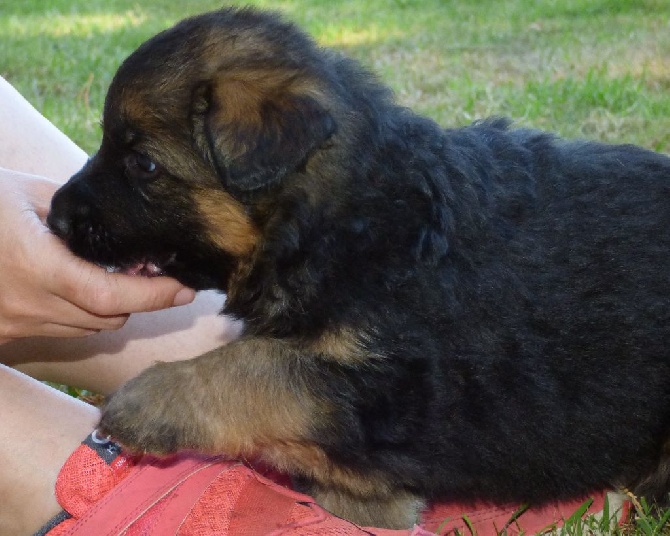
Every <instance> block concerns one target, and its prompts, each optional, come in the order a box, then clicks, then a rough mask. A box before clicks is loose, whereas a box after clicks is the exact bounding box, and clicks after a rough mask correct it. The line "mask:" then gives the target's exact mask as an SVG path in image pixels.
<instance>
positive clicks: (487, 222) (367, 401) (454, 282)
mask: <svg viewBox="0 0 670 536" xmlns="http://www.w3.org/2000/svg"><path fill="white" fill-rule="evenodd" d="M103 132H104V135H103V140H102V145H101V147H100V150H99V151H98V153H97V154H96V155H95V156H94V157H93V158H92V159H91V160H90V161H89V162H88V164H86V166H85V167H84V168H83V169H82V171H81V172H79V173H78V174H77V175H75V176H74V177H73V178H72V179H71V180H70V182H69V183H68V184H66V185H65V186H64V187H63V188H62V189H61V190H59V192H58V193H57V194H56V195H55V197H54V199H53V204H52V209H51V213H50V215H49V218H48V222H49V224H50V226H51V228H52V229H53V231H54V232H55V233H56V234H58V235H59V236H60V237H62V238H63V239H64V240H65V241H66V243H67V244H68V246H69V247H70V248H71V249H72V250H73V251H74V252H76V253H77V254H79V255H81V256H82V257H83V258H85V259H88V260H91V261H94V262H97V263H101V264H106V265H113V266H117V267H119V268H120V269H129V267H133V266H134V267H137V266H138V265H139V266H140V267H142V266H144V267H148V266H150V267H151V270H150V272H151V273H155V272H156V268H158V269H160V270H161V271H162V272H163V273H165V274H167V275H170V276H174V277H176V278H178V279H180V280H181V281H183V282H184V283H185V284H187V285H191V286H193V287H195V288H198V289H203V288H217V289H220V290H221V291H222V292H225V293H227V296H228V298H227V301H226V304H225V308H224V313H226V314H230V315H234V316H235V317H238V318H241V319H244V321H245V330H244V334H243V336H242V337H241V338H240V339H239V340H238V341H235V342H234V343H232V344H230V345H228V346H225V347H223V348H221V349H218V350H216V351H214V352H211V353H209V354H206V355H204V356H201V357H198V358H196V359H194V360H192V361H187V362H179V363H163V364H157V365H156V366H154V367H152V368H150V369H148V370H147V371H145V372H144V373H142V374H141V375H140V376H139V377H138V378H136V379H134V380H132V381H130V382H129V383H128V384H127V385H126V386H124V387H122V388H121V390H120V391H119V392H118V393H116V394H115V395H114V396H112V398H111V400H110V401H109V403H108V405H107V407H106V409H105V411H104V415H103V417H102V422H101V427H102V429H103V430H104V431H105V432H108V433H111V434H112V435H113V436H115V437H116V438H118V439H119V440H120V441H121V442H123V443H124V444H125V445H127V446H128V447H130V448H133V449H138V450H141V451H151V452H170V451H174V450H177V449H180V448H197V449H201V450H203V451H208V452H223V453H227V454H230V455H233V456H247V455H257V456H260V457H261V458H264V459H265V460H266V461H268V462H270V463H272V464H274V465H276V466H278V467H279V468H281V469H283V470H287V471H289V472H291V473H292V474H294V475H296V477H298V478H299V479H300V480H301V481H302V482H304V485H305V486H306V487H307V489H308V490H309V491H310V492H311V493H313V494H314V495H315V497H316V499H317V500H319V501H320V502H321V503H322V504H323V505H324V506H325V507H327V508H330V509H332V510H334V511H335V512H336V513H338V514H340V515H342V516H345V517H348V518H350V519H353V520H354V521H357V522H359V523H364V524H369V525H379V526H391V527H402V526H409V525H410V524H411V523H412V522H413V520H414V518H415V515H416V509H417V507H418V506H419V505H420V503H421V502H422V501H425V500H434V499H446V500H452V499H453V500H460V501H464V500H466V501H467V500H474V499H479V500H486V501H491V502H495V503H518V502H527V503H530V504H541V503H545V502H548V501H554V500H558V499H567V498H571V497H578V496H582V495H584V494H588V493H589V492H591V491H593V490H596V489H599V488H603V487H608V486H617V485H625V486H629V487H632V488H636V486H637V488H636V489H637V490H638V491H640V492H644V493H646V494H647V495H648V496H649V497H650V498H652V499H654V500H660V499H663V498H664V497H665V496H666V492H667V491H668V467H669V464H668V458H667V449H666V441H667V440H668V432H669V431H670V278H669V276H668V261H669V260H670V259H669V256H668V251H669V249H670V180H669V179H670V159H668V158H667V157H666V156H663V155H660V154H656V153H653V152H650V151H647V150H644V149H641V148H637V147H633V146H624V145H604V144H599V143H592V142H588V141H564V140H561V139H557V138H556V137H554V136H552V135H550V134H546V133H542V132H537V131H532V130H519V129H512V128H510V125H509V123H508V122H506V121H504V120H499V119H493V120H487V121H483V122H479V123H476V124H473V125H471V126H468V127H465V128H460V129H454V130H445V129H443V128H441V127H440V126H438V125H437V124H435V123H434V122H433V121H431V120H429V119H426V118H423V117H420V116H418V115H416V114H414V113H412V112H411V111H410V110H407V109H405V108H402V107H400V106H398V105H397V104H396V103H395V102H394V100H393V97H392V95H391V93H390V92H389V91H388V90H387V89H386V88H385V87H384V86H383V85H382V84H380V83H379V82H378V81H377V80H376V79H375V77H374V76H372V75H371V74H370V73H368V72H367V71H365V70H364V69H363V68H361V66H360V65H358V64H357V63H356V62H354V61H351V60H349V59H347V58H345V57H342V56H341V55H339V54H337V53H334V52H332V51H329V50H323V49H320V48H318V47H317V46H316V45H315V44H314V43H313V42H312V40H311V39H310V38H309V37H307V36H306V35H304V34H303V33H302V32H301V31H300V30H298V29H297V28H296V27H294V26H293V25H291V24H289V23H286V22H284V21H282V20H281V19H280V18H279V17H278V16H276V15H275V14H267V13H262V12H257V11H253V10H234V9H224V10H221V11H217V12H214V13H209V14H204V15H202V16H198V17H195V18H192V19H189V20H185V21H183V22H181V23H180V24H178V25H177V26H175V27H174V28H172V29H169V30H167V31H165V32H163V33H161V34H159V35H158V36H156V37H154V38H153V39H151V40H149V41H148V42H147V43H145V44H144V45H142V46H141V47H140V48H139V49H138V50H137V51H136V52H134V53H133V54H132V55H131V56H130V57H129V58H128V59H127V60H126V61H125V62H124V63H123V65H122V66H121V68H120V69H119V71H118V73H117V74H116V77H115V78H114V80H113V82H112V84H111V87H110V90H109V94H108V97H107V100H106V105H105V110H104V131H103ZM134 271H135V272H137V268H134ZM141 271H142V270H140V272H141Z"/></svg>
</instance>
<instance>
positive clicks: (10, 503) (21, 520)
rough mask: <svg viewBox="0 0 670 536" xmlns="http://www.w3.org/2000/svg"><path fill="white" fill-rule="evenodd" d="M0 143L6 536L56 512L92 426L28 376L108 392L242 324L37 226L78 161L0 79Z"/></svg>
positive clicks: (173, 285) (222, 339) (0, 422)
mask: <svg viewBox="0 0 670 536" xmlns="http://www.w3.org/2000/svg"><path fill="white" fill-rule="evenodd" d="M16 125H21V128H20V129H17V127H16ZM0 140H2V143H0V205H2V206H0V247H1V248H2V251H3V255H2V258H0V287H1V288H2V292H1V293H0V426H2V429H3V434H2V437H1V438H0V460H2V464H0V504H2V505H3V508H0V535H5V534H7V535H13V536H15V535H21V534H31V533H32V532H34V531H36V530H38V529H39V527H41V526H42V525H43V524H44V523H45V522H47V521H48V520H49V519H50V518H51V517H52V516H53V515H55V514H56V513H58V511H59V510H60V507H59V505H58V503H57V502H56V499H55V496H54V483H55V479H56V475H57V474H58V471H59V470H60V467H61V466H62V464H63V462H64V461H65V459H66V458H67V456H68V455H69V454H70V453H71V452H72V451H73V450H74V449H75V448H76V446H77V445H78V444H79V442H80V441H81V440H82V439H83V438H84V437H85V436H86V435H87V434H88V433H90V431H91V430H92V429H93V428H94V427H95V425H96V423H97V421H98V418H99V414H98V411H97V410H96V409H95V408H92V407H91V406H88V405H86V404H83V403H82V402H79V401H76V400H74V399H72V398H71V397H67V396H65V395H63V394H62V393H60V392H58V391H56V390H54V389H51V388H49V387H47V386H45V385H44V384H42V383H40V382H37V381H35V380H34V379H33V378H37V379H39V380H50V381H54V382H58V383H65V384H68V385H74V386H78V387H84V388H88V389H91V390H93V391H95V392H99V393H103V394H106V393H110V392H113V391H114V390H116V389H117V388H118V387H119V386H120V385H121V384H122V383H124V382H125V381H127V380H128V379H130V378H132V377H134V376H135V375H137V374H138V373H139V372H140V371H142V370H143V369H145V368H147V367H148V366H150V365H151V364H153V363H154V362H156V361H177V360H184V359H190V358H192V357H195V356H197V355H200V354H202V353H204V352H207V351H209V350H211V349H213V348H215V347H217V346H220V345H222V344H225V343H226V342H228V341H230V340H232V339H234V338H235V337H236V336H237V334H238V333H239V329H240V325H239V323H237V322H234V321H232V320H230V319H226V318H224V317H221V316H219V315H218V312H219V311H220V309H221V307H222V305H223V300H224V297H223V296H222V295H220V294H218V293H215V292H202V293H199V294H198V295H197V297H196V296H195V293H194V292H193V291H192V290H191V289H188V288H186V287H184V286H183V285H181V284H180V283H179V282H177V281H175V280H173V279H170V278H167V277H157V278H151V279H149V278H140V277H133V276H128V275H123V274H110V273H107V271H106V270H104V269H103V268H100V267H97V266H95V265H92V264H89V263H86V262H83V261H81V260H80V259H78V258H77V257H74V256H73V255H72V254H70V252H69V251H68V250H67V249H66V248H64V247H63V246H62V244H61V243H60V241H58V240H57V239H56V238H55V237H54V236H53V235H52V234H51V233H50V232H49V231H48V229H47V228H46V227H45V226H44V218H45V216H46V213H47V212H48V207H49V202H50V199H51V195H52V194H53V192H54V191H55V189H56V188H57V187H58V185H59V184H60V183H62V182H63V181H65V180H66V179H67V178H68V177H69V176H70V175H72V174H73V173H74V172H75V171H77V170H78V169H79V168H80V167H81V166H82V165H83V163H84V162H85V161H86V155H85V153H84V152H83V151H81V149H79V148H78V147H77V146H76V145H75V144H74V143H73V142H72V141H71V140H69V139H68V138H67V137H66V136H65V135H64V134H63V133H61V132H60V131H59V130H58V129H57V128H56V127H54V126H53V125H52V124H51V123H49V121H48V120H46V119H45V118H44V117H43V116H41V115H40V114H39V113H38V112H37V111H36V110H35V109H34V108H33V107H32V106H31V105H30V104H29V103H28V102H27V101H26V100H25V99H23V97H21V96H20V95H19V94H18V93H17V92H16V91H15V90H14V88H13V87H12V86H11V85H9V84H8V83H7V82H6V81H5V80H3V79H2V78H0ZM176 306H179V307H176ZM10 367H11V368H10ZM31 376H32V377H31Z"/></svg>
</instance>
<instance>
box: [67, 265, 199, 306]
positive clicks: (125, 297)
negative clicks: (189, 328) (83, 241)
mask: <svg viewBox="0 0 670 536" xmlns="http://www.w3.org/2000/svg"><path fill="white" fill-rule="evenodd" d="M55 286H56V288H55V289H54V290H55V293H56V294H57V295H58V296H60V297H61V298H63V299H65V300H66V301H69V302H70V303H73V304H75V305H76V306H78V307H80V308H81V309H84V310H85V311H87V312H89V313H92V314H94V315H98V316H103V317H110V316H116V315H120V314H128V313H136V312H144V311H157V310H159V309H166V308H168V307H173V306H177V305H185V304H187V303H190V302H192V301H193V299H194V297H195V291H193V290H192V289H189V288H187V287H184V286H183V285H182V284H181V283H179V282H178V281H177V280H175V279H172V278H169V277H153V278H146V277H139V276H131V275H126V274H119V273H110V272H108V271H107V270H105V269H104V268H100V267H98V266H96V265H94V264H91V263H87V262H85V261H82V260H81V259H76V258H75V259H72V260H71V262H70V263H69V265H68V267H67V271H66V272H65V273H61V277H59V278H58V281H57V282H56V283H55Z"/></svg>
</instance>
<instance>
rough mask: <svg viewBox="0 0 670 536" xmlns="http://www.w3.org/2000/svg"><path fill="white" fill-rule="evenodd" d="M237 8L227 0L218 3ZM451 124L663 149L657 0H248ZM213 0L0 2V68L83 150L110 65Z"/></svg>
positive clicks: (667, 103) (667, 93)
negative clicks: (488, 121) (486, 123)
mask: <svg viewBox="0 0 670 536" xmlns="http://www.w3.org/2000/svg"><path fill="white" fill-rule="evenodd" d="M232 3H233V4H241V2H232ZM244 3H245V4H246V3H251V4H255V5H260V6H265V7H268V6H270V7H272V8H276V9H280V10H282V11H283V12H285V13H286V14H287V16H289V17H290V18H292V19H293V20H295V21H297V22H298V23H300V24H301V25H303V26H304V27H305V28H306V29H308V30H309V31H310V32H311V33H312V34H313V35H314V36H315V37H316V39H317V40H318V41H319V42H320V43H322V44H324V45H326V46H332V47H336V48H339V49H342V50H344V51H346V52H347V53H348V54H350V55H352V56H355V57H356V58H358V59H360V60H361V61H362V62H363V63H365V64H366V65H368V66H369V67H370V68H372V69H374V70H375V71H377V72H378V73H379V74H380V76H381V77H382V78H383V79H384V80H385V81H386V82H388V83H389V84H390V85H391V86H392V87H393V88H394V90H395V91H396V94H397V96H398V99H399V100H400V101H401V102H403V103H404V104H406V105H408V106H411V107H413V108H415V109H417V110H419V111H421V112H424V113H426V114H428V115H430V116H432V117H433V118H435V119H437V120H438V121H439V122H440V123H442V124H444V125H445V126H457V125H462V124H465V123H468V122H470V121H472V120H474V119H477V118H481V117H485V116H489V115H506V116H509V117H511V118H513V119H514V120H515V121H517V122H518V123H519V124H523V125H527V126H533V127H538V128H543V129H548V130H552V131H556V132H558V133H560V134H562V135H565V136H570V137H575V136H579V137H588V138H595V139H601V140H605V141H612V142H614V141H617V142H630V143H637V144H640V145H643V146H645V147H649V148H652V149H655V150H660V151H665V152H670V3H668V2H667V0H548V1H544V2H534V1H531V0H478V1H472V0H449V1H446V0H383V1H382V0H379V1H374V2H362V1H360V0H284V1H274V2H272V1H268V0H256V1H251V2H244ZM219 5H220V2H219V1H218V0H191V1H189V2H177V1H175V0H164V1H156V0H154V1H151V0H147V1H145V2H142V3H138V2H137V0H117V1H115V2H108V1H103V0H22V1H21V2H15V1H13V0H0V58H3V59H2V62H0V74H2V75H3V76H4V77H5V78H7V79H8V80H9V81H11V82H12V83H13V84H15V85H16V86H17V87H18V88H19V89H20V90H21V91H22V92H23V93H24V95H26V96H27V97H28V99H29V100H31V101H32V102H33V103H34V104H35V105H36V106H37V107H38V108H39V109H40V110H41V111H42V112H43V113H44V114H45V115H47V116H48V117H49V118H50V119H51V120H52V121H53V122H54V123H55V124H56V125H57V126H59V127H60V128H61V129H63V130H64V131H65V132H66V133H67V134H69V135H70V136H71V137H72V138H74V140H75V141H76V142H77V143H79V144H80V145H81V146H82V147H83V148H84V149H85V150H87V151H89V152H90V151H93V150H94V149H95V147H96V146H97V144H98V140H99V137H100V129H99V126H98V121H99V117H100V109H101V106H102V102H103V98H104V93H105V89H106V87H107V85H108V83H109V81H110V78H111V76H112V75H113V73H114V71H115V69H116V67H117V66H118V64H119V62H120V61H121V60H122V59H123V58H124V57H125V56H126V55H127V54H128V53H129V52H130V51H132V50H133V49H134V48H135V47H136V46H137V45H138V44H139V43H141V42H142V41H143V40H144V39H146V38H147V37H149V36H150V35H152V34H154V33H156V32H157V31H159V30H161V29H162V28H165V27H166V26H168V25H170V24H172V23H173V22H174V21H176V20H178V19H180V18H182V17H184V16H187V15H189V14H194V13H197V12H201V11H205V10H208V9H213V8H216V7H218V6H219Z"/></svg>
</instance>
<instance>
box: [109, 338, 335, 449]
mask: <svg viewBox="0 0 670 536" xmlns="http://www.w3.org/2000/svg"><path fill="white" fill-rule="evenodd" d="M303 361H305V360H302V359H301V357H300V355H299V354H297V353H296V352H294V351H293V350H292V349H291V347H289V346H288V345H285V344H283V343H281V342H276V341H268V340H265V339H242V340H239V341H235V342H233V343H231V344H229V345H226V346H224V347H222V348H218V349H216V350H213V351H211V352H209V353H207V354H204V355H202V356H200V357H198V358H195V359H192V360H189V361H179V362H172V363H158V364H156V365H154V366H152V367H150V368H148V369H147V370H145V371H144V372H143V373H141V374H140V375H139V376H137V377H136V378H134V379H132V380H130V381H129V382H128V383H126V384H125V385H124V386H122V387H121V389H119V390H118V391H117V392H116V393H115V394H114V395H112V396H111V398H110V399H109V401H108V403H107V406H106V407H105V408H104V410H103V415H102V419H101V422H100V428H101V430H102V431H103V432H104V433H107V434H110V435H111V436H112V437H114V438H115V439H116V440H118V441H119V442H120V443H122V444H123V445H125V446H126V447H128V448H129V449H132V450H137V451H143V452H152V453H158V454H160V453H170V452H175V451H177V450H180V449H197V450H200V451H204V452H213V453H225V454H229V455H231V456H244V455H251V454H255V453H258V451H262V450H263V448H265V447H271V446H272V445H295V446H298V445H304V446H305V447H307V446H308V444H309V443H310V441H309V438H310V435H311V434H312V432H313V430H314V428H315V427H317V426H318V425H319V424H320V423H319V422H318V418H319V417H318V416H319V415H324V413H323V412H320V411H319V409H320V406H321V405H322V402H320V401H319V400H317V399H316V397H315V396H313V395H312V391H311V390H310V389H309V388H308V383H309V382H310V370H309V367H310V364H309V362H306V361H305V362H304V363H303ZM326 414H327V413H326ZM321 418H323V417H321Z"/></svg>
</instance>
